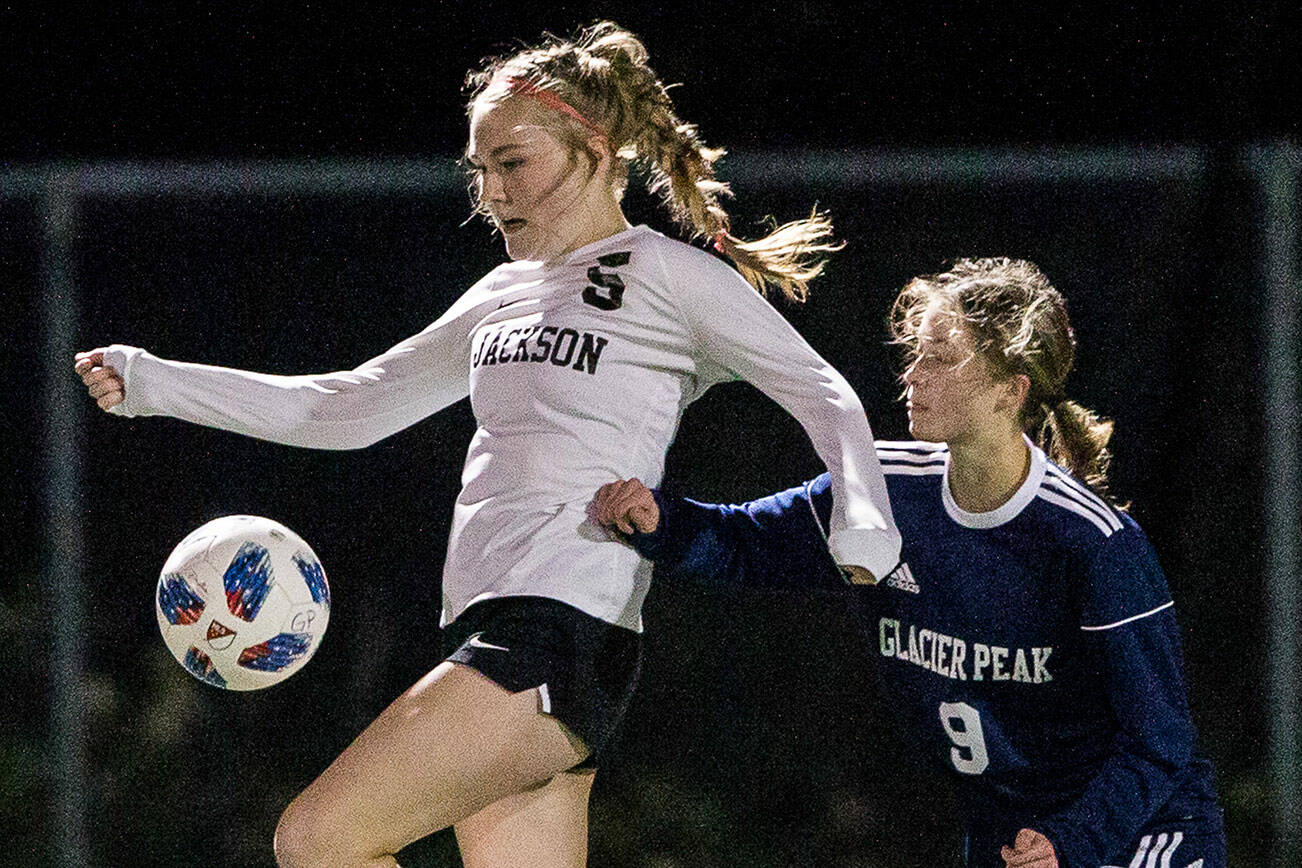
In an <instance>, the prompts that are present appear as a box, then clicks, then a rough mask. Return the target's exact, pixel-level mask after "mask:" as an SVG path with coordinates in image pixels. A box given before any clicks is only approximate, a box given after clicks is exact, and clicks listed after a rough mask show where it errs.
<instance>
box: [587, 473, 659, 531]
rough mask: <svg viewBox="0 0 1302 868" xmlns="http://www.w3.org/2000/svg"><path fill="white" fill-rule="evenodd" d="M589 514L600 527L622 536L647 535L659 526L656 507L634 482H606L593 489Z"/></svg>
mask: <svg viewBox="0 0 1302 868" xmlns="http://www.w3.org/2000/svg"><path fill="white" fill-rule="evenodd" d="M593 506H594V509H593V513H594V517H595V518H596V520H597V523H598V524H600V525H601V526H602V527H605V528H608V529H612V530H617V531H619V532H620V533H623V534H632V533H634V532H641V533H651V532H652V531H654V530H655V529H656V528H657V527H659V526H660V507H658V506H657V505H656V502H655V498H654V497H653V496H652V495H651V489H649V488H647V487H646V486H645V485H643V484H642V483H641V482H640V481H639V480H637V479H621V480H618V481H616V482H608V483H606V484H605V485H603V486H601V488H599V489H597V496H596V497H595V498H594V500H593Z"/></svg>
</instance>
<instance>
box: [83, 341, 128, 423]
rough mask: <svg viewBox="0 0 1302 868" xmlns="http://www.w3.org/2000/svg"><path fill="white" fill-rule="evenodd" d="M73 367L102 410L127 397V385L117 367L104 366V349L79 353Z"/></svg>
mask: <svg viewBox="0 0 1302 868" xmlns="http://www.w3.org/2000/svg"><path fill="white" fill-rule="evenodd" d="M72 369H73V370H74V371H75V372H76V373H77V376H79V377H81V381H82V382H83V383H85V384H86V391H87V392H89V393H90V396H91V397H92V398H94V399H95V403H96V404H98V405H99V408H100V409H101V410H108V409H109V408H111V407H114V406H116V405H118V404H121V403H122V401H123V399H124V398H125V397H126V387H125V385H124V383H123V382H122V375H121V374H119V373H118V372H117V369H115V368H111V367H105V366H104V350H103V349H95V350H89V351H87V352H84V353H77V355H76V356H75V357H74V361H73V367H72Z"/></svg>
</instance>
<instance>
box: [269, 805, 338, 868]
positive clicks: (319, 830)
mask: <svg viewBox="0 0 1302 868" xmlns="http://www.w3.org/2000/svg"><path fill="white" fill-rule="evenodd" d="M340 831H341V830H340V828H339V825H338V824H337V823H335V822H333V821H331V820H330V819H329V818H328V817H326V816H325V814H324V813H323V812H322V811H320V810H318V809H316V808H313V807H312V806H311V805H310V804H308V803H307V802H305V800H304V799H303V797H302V796H299V797H298V798H296V799H294V801H292V802H290V803H289V807H287V808H285V810H284V812H282V813H281V815H280V820H279V822H277V823H276V835H275V839H274V840H273V844H272V846H273V849H274V850H275V853H276V865H277V866H279V868H315V866H321V865H332V864H349V863H348V860H349V858H350V857H351V856H352V854H351V853H350V852H349V851H350V849H352V847H351V845H352V844H354V843H355V842H351V841H348V840H347V839H346V838H344V839H341V838H340V837H339V836H340Z"/></svg>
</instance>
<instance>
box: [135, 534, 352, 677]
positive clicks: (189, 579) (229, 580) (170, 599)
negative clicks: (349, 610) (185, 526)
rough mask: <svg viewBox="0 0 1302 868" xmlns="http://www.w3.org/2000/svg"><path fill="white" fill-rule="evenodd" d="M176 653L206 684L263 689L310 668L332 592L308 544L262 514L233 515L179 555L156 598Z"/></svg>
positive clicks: (187, 542)
mask: <svg viewBox="0 0 1302 868" xmlns="http://www.w3.org/2000/svg"><path fill="white" fill-rule="evenodd" d="M154 603H155V606H154V608H155V611H156V613H157V615H158V627H159V629H160V630H161V631H162V632H163V641H164V642H165V643H167V647H168V649H169V650H170V651H171V652H172V656H173V657H175V658H176V659H177V661H178V662H180V664H181V665H182V666H184V667H185V668H186V671H188V672H189V673H190V674H191V675H193V676H194V677H195V678H198V679H199V680H200V681H203V682H206V683H208V684H212V685H214V686H216V687H222V688H226V689H227V690H257V689H259V688H262V687H270V686H271V685H273V684H276V683H277V682H280V681H284V680H285V679H286V678H288V677H289V676H291V675H293V674H294V673H295V672H297V671H298V670H299V669H301V668H303V664H305V663H307V661H308V659H309V658H311V656H312V654H313V653H315V651H316V649H317V646H318V645H320V644H321V637H322V636H323V635H324V634H325V630H326V624H327V622H328V621H329V620H330V587H329V586H328V585H327V584H326V577H325V571H324V570H323V569H321V561H320V560H318V559H317V556H316V554H315V553H314V552H313V551H312V549H311V547H310V546H308V544H307V543H306V542H304V541H303V539H302V537H300V536H299V535H298V534H296V533H294V532H293V531H292V530H290V529H289V528H287V527H285V526H284V525H283V524H280V523H278V522H275V521H272V520H271V519H269V518H262V517H261V516H256V515H227V516H223V517H221V518H217V519H213V520H212V521H210V522H208V523H207V524H205V525H203V526H202V527H199V528H198V529H196V530H195V531H194V532H193V533H191V534H190V535H189V536H187V537H186V538H185V539H183V540H181V542H180V543H179V544H178V545H177V547H176V548H175V549H173V550H172V554H171V555H170V556H168V558H167V563H165V564H164V565H163V571H162V574H161V575H160V576H159V577H158V593H157V594H156V595H155V597H154Z"/></svg>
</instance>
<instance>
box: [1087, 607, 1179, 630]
mask: <svg viewBox="0 0 1302 868" xmlns="http://www.w3.org/2000/svg"><path fill="white" fill-rule="evenodd" d="M1174 605H1175V600H1167V601H1166V602H1165V603H1163V604H1162V605H1160V606H1158V607H1157V608H1156V609H1149V610H1148V611H1147V612H1141V613H1140V614H1138V615H1131V616H1130V617H1129V618H1122V619H1121V620H1120V621H1113V622H1112V623H1111V624H1099V625H1097V626H1090V627H1086V626H1084V625H1082V626H1081V629H1082V630H1087V631H1091V632H1092V631H1097V630H1111V629H1112V628H1113V627H1120V626H1121V625H1122V624H1129V623H1130V622H1131V621H1138V620H1139V619H1140V618H1147V617H1148V616H1149V615H1156V614H1157V613H1158V612H1160V611H1162V610H1163V609H1169V608H1171V607H1172V606H1174Z"/></svg>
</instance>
